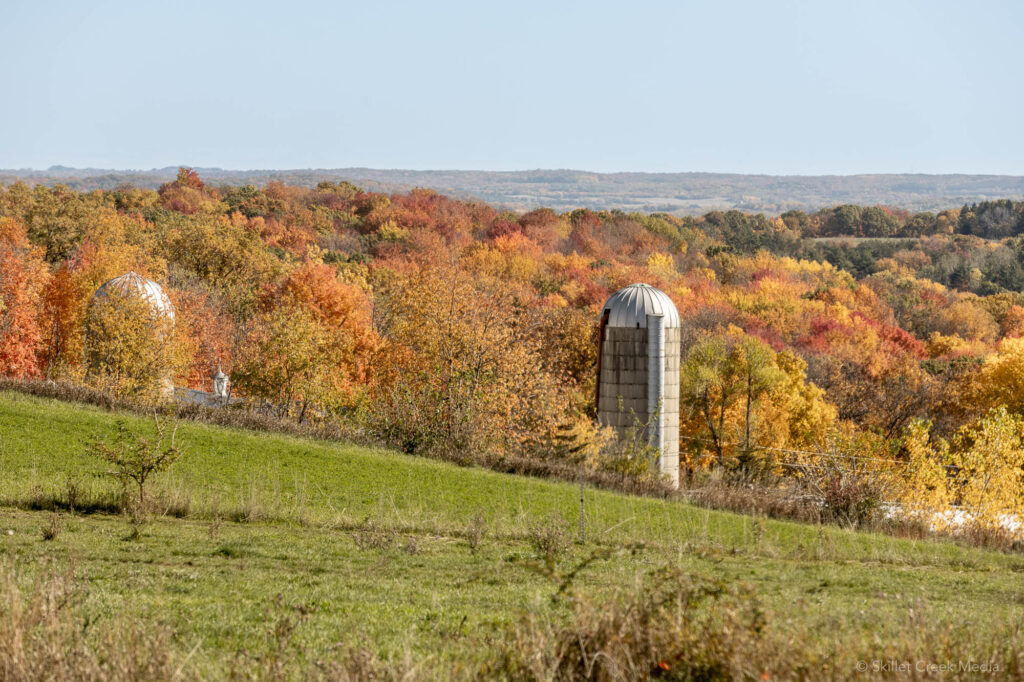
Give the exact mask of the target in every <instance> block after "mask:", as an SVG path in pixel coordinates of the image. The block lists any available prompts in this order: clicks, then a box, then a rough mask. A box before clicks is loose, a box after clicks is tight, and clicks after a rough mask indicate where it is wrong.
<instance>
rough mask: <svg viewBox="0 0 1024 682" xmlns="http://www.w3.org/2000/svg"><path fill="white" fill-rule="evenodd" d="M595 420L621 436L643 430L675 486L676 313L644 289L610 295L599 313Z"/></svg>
mask: <svg viewBox="0 0 1024 682" xmlns="http://www.w3.org/2000/svg"><path fill="white" fill-rule="evenodd" d="M599 339H600V340H599V342H598V343H599V344H600V346H599V349H598V377H597V418H598V420H599V421H600V422H601V424H603V425H605V426H611V427H614V428H615V429H616V431H618V432H619V433H620V434H625V432H626V431H627V430H628V429H630V428H636V427H637V426H639V425H642V426H643V428H644V429H645V430H646V435H647V437H648V438H649V439H650V443H651V445H652V446H654V447H655V448H656V449H657V451H658V461H657V469H658V471H659V472H661V473H662V474H665V475H667V476H668V477H669V478H670V479H671V480H672V482H673V483H674V484H675V485H676V486H678V485H679V363H680V347H679V345H680V328H679V312H678V311H677V310H676V306H675V304H674V303H672V299H670V298H669V297H668V295H667V294H666V293H665V292H663V291H661V290H660V289H657V288H655V287H652V286H650V285H647V284H631V285H629V286H628V287H625V288H624V289H620V290H619V291H616V292H615V293H614V294H612V296H611V298H609V299H608V302H607V303H605V304H604V308H603V310H602V312H601V332H600V336H599Z"/></svg>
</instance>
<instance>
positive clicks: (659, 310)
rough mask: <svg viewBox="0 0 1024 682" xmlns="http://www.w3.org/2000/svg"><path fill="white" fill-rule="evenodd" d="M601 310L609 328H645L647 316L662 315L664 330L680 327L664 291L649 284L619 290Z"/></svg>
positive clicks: (674, 310)
mask: <svg viewBox="0 0 1024 682" xmlns="http://www.w3.org/2000/svg"><path fill="white" fill-rule="evenodd" d="M603 310H606V311H608V323H607V326H609V327H633V328H637V327H647V316H648V315H663V316H664V317H665V327H666V328H669V327H678V326H680V323H679V311H678V310H676V305H675V303H673V302H672V299H671V298H669V297H668V294H666V293H665V292H664V291H662V290H661V289H658V288H655V287H652V286H651V285H649V284H630V285H629V286H628V287H624V288H622V289H619V290H618V291H616V292H615V293H614V294H612V295H611V298H609V299H608V301H607V302H606V303H605V304H604V308H603ZM602 314H603V313H602Z"/></svg>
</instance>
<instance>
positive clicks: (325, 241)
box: [0, 169, 1024, 518]
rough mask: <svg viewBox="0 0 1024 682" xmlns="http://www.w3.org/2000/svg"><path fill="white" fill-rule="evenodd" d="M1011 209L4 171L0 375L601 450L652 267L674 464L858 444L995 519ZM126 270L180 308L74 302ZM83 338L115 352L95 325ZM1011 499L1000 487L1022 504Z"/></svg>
mask: <svg viewBox="0 0 1024 682" xmlns="http://www.w3.org/2000/svg"><path fill="white" fill-rule="evenodd" d="M1021 226H1024V204H1018V203H1014V202H1008V203H1000V202H991V203H986V204H979V205H974V206H966V207H963V208H962V209H951V210H950V211H944V212H942V213H940V214H938V215H933V214H915V215H911V214H909V213H906V212H903V211H900V210H898V209H892V208H888V207H879V206H874V207H858V206H838V207H831V208H826V209H822V210H821V211H818V212H815V213H810V214H808V213H803V212H800V211H789V212H787V213H785V214H783V215H782V216H779V217H770V216H763V215H749V214H745V213H742V212H740V211H727V212H722V211H712V212H710V213H707V214H706V215H703V216H696V217H678V216H673V215H668V214H660V213H655V214H640V213H631V214H626V213H623V212H621V211H593V210H587V209H580V210H576V211H571V212H568V213H565V214H557V213H555V212H553V211H551V210H549V209H538V210H535V211H531V212H529V213H525V214H522V215H517V214H514V213H510V212H506V211H500V210H498V209H496V208H494V207H491V206H488V205H486V204H483V203H479V202H473V201H460V200H455V199H451V198H449V197H445V196H443V195H440V194H438V193H436V192H433V191H430V190H422V189H417V190H413V191H411V192H408V193H396V194H382V193H376V192H367V191H363V190H361V189H359V188H358V187H355V186H353V185H351V184H348V183H339V184H335V183H327V182H325V183H320V184H319V185H317V186H316V187H313V188H306V187H295V186H288V185H284V184H282V183H277V182H272V183H269V184H268V185H267V186H266V187H262V188H257V187H252V186H246V187H212V186H211V185H210V184H208V183H206V182H204V181H203V180H202V179H201V178H200V177H199V176H198V175H197V174H196V173H195V171H193V170H190V169H182V170H181V171H180V172H179V174H178V176H177V178H176V179H175V180H174V181H173V182H170V183H168V184H166V185H164V186H163V187H161V188H160V189H159V190H158V191H155V192H154V191H147V190H140V189H136V188H130V187H126V188H122V189H118V190H114V191H95V192H88V193H80V192H73V191H70V190H68V189H67V188H64V187H59V186H58V187H45V186H37V187H34V188H30V187H28V186H26V185H24V184H20V183H17V184H14V185H11V186H7V187H0V264H2V267H0V373H2V374H4V375H7V376H15V377H45V378H49V379H54V380H59V381H90V382H94V383H96V382H100V378H101V377H103V378H104V379H103V381H105V382H106V384H107V385H108V387H109V388H110V389H111V390H117V391H129V390H139V387H140V386H143V385H152V384H153V383H154V382H155V381H156V377H164V376H166V377H172V378H173V380H174V381H175V383H176V384H177V385H178V386H182V387H190V388H194V389H208V388H209V377H210V375H211V374H212V373H213V372H214V371H216V369H217V368H218V367H219V368H222V369H224V370H225V371H227V372H229V373H230V374H231V378H232V382H233V387H234V388H233V394H232V395H233V397H234V398H235V399H237V400H238V401H240V402H238V403H236V405H238V406H240V407H243V408H249V409H257V410H264V411H271V412H274V413H275V414H277V415H279V416H282V417H287V418H292V419H297V420H299V421H315V420H347V421H349V422H351V423H352V424H355V425H357V428H359V429H362V430H364V431H365V432H367V433H369V434H371V435H373V436H375V437H377V438H380V439H383V440H384V441H386V442H388V443H390V444H392V445H395V446H398V447H401V448H403V449H404V450H407V451H410V452H430V453H436V452H439V451H443V453H444V454H445V455H446V456H452V457H456V458H459V459H464V460H466V461H473V460H476V459H478V458H479V457H484V456H486V457H491V458H493V457H503V456H511V455H514V456H516V457H525V458H560V459H566V460H570V461H573V462H587V463H589V464H587V465H588V466H595V467H597V466H600V464H599V462H600V461H601V460H600V458H601V457H604V456H605V455H604V454H598V453H608V452H609V449H608V446H607V442H606V441H605V440H604V438H605V435H606V434H604V435H603V434H601V433H600V430H599V429H595V428H593V425H592V418H593V416H594V412H593V405H592V396H593V391H594V384H593V382H594V364H595V361H596V354H595V349H596V336H595V334H596V322H597V319H598V313H599V310H600V306H601V304H602V303H603V302H604V301H605V300H606V299H607V297H608V296H609V295H610V294H611V293H612V292H614V291H615V290H617V289H618V288H620V287H622V286H625V285H628V284H631V283H634V282H647V283H649V284H652V285H654V286H657V287H659V288H661V289H662V290H663V291H665V292H666V293H667V294H668V295H669V296H670V297H671V298H672V299H673V300H674V301H675V303H676V306H677V307H678V309H679V312H680V315H681V318H682V325H683V329H682V334H683V349H684V351H683V369H682V375H681V380H682V381H681V386H682V396H681V398H682V404H683V405H684V409H683V414H682V415H681V435H682V438H683V442H682V443H681V448H680V450H681V452H682V453H683V454H684V464H685V469H686V470H685V472H684V475H686V476H689V477H691V478H699V476H700V474H701V472H702V471H705V470H707V469H708V468H718V469H720V470H722V471H725V472H727V473H728V474H729V475H737V476H742V477H745V479H744V480H747V479H749V478H750V477H755V476H761V477H769V478H770V477H790V478H792V477H794V476H798V475H799V474H798V473H794V472H799V468H798V467H804V471H811V469H810V468H808V467H810V466H811V465H812V464H813V463H814V462H813V461H811V460H808V459H807V457H808V456H810V455H808V454H807V453H811V454H813V453H819V454H820V453H826V454H829V453H831V454H830V456H831V457H832V458H833V459H832V461H836V457H838V456H840V455H842V456H849V455H850V454H851V449H852V450H857V449H859V450H860V451H861V455H862V456H868V455H864V453H865V452H868V451H870V452H869V455H870V457H872V458H875V459H878V460H891V461H896V462H900V463H901V464H900V465H899V466H898V467H896V468H895V469H893V471H897V470H898V471H900V472H902V473H900V474H899V476H900V477H902V478H900V480H901V481H902V483H901V484H900V486H902V487H900V486H897V487H900V491H901V492H898V493H893V495H895V496H896V497H900V498H901V499H903V500H904V503H905V505H906V507H907V508H908V509H926V508H932V507H941V506H943V505H945V506H948V505H950V504H960V505H964V506H969V507H972V508H974V509H976V510H977V514H978V516H979V518H982V517H984V518H989V516H990V512H989V511H988V510H989V506H986V505H989V502H988V501H986V500H988V499H989V498H988V497H986V496H987V495H991V494H992V493H990V492H989V491H992V490H996V489H998V490H999V491H1005V490H1010V489H1012V488H1013V486H1015V485H1018V483H1019V481H1018V480H1017V479H1015V478H1013V476H1012V475H1011V474H1010V472H1011V471H1012V470H1013V467H1014V466H1015V464H1014V462H1015V461H1016V460H1014V459H1013V457H1012V456H1011V454H1010V453H1011V452H1012V451H1013V447H1016V445H1015V444H1016V443H1017V442H1018V440H1015V439H1018V435H1019V434H1018V429H1019V421H1018V420H1019V419H1020V418H1021V416H1022V415H1024V346H1022V343H1024V341H1022V340H1021V338H1022V337H1024V293H1022V291H1024V237H1022V236H1018V235H1019V234H1020V233H1022V232H1024V227H1021ZM863 237H883V238H884V239H875V240H863V239H860V238H863ZM854 238H858V239H857V240H854ZM129 270H134V271H136V272H138V273H140V274H142V275H144V276H146V277H149V278H151V279H154V280H156V281H158V282H160V283H161V284H162V285H163V286H164V288H165V290H166V291H167V293H168V294H169V296H170V298H171V299H172V300H173V301H174V305H175V311H176V316H175V323H174V325H173V328H170V327H169V328H167V329H163V328H161V326H160V325H159V324H149V325H148V326H147V325H138V324H136V325H135V326H133V322H132V321H133V320H135V321H137V320H141V319H147V318H146V317H145V315H142V311H141V310H135V311H132V310H130V309H131V307H132V306H133V305H135V303H133V302H131V301H127V302H120V303H118V306H120V307H117V306H114V307H110V306H107V307H108V308H110V309H104V306H98V305H96V304H95V302H93V301H92V294H93V292H94V291H95V290H96V289H97V288H98V287H99V286H100V285H101V284H102V283H103V282H105V281H107V280H108V279H110V278H113V277H116V276H118V275H121V274H123V273H125V272H127V271H129ZM129 313H132V314H129ZM100 332H102V333H103V335H106V336H107V337H111V338H114V337H116V338H120V339H122V341H123V343H121V345H119V346H116V352H115V347H114V346H109V347H106V348H97V347H93V346H90V339H92V338H96V337H98V335H99V334H100ZM118 334H120V336H118ZM160 339H173V344H171V345H172V347H173V351H174V352H173V353H171V352H168V353H164V352H163V350H161V349H163V348H164V345H163V344H162V343H157V341H159V340H160ZM115 345H116V344H115ZM154 349H156V351H159V352H155V351H154ZM147 353H148V355H147ZM115 356H116V357H115ZM990 410H995V411H990ZM925 424H928V426H925ZM836 443H846V444H848V447H847V446H844V447H845V449H842V450H843V451H842V452H840V451H839V450H837V449H836V448H837V446H836ZM868 444H870V445H868ZM794 453H796V454H794ZM800 453H804V454H800ZM1000 453H1002V454H1000ZM815 456H818V455H815ZM1000 458H1002V459H1000ZM627 459H628V457H627ZM797 460H799V462H798V461H797ZM623 461H625V460H623ZM992 462H1002V463H1001V464H999V465H998V466H999V467H1001V468H999V469H998V471H997V472H995V473H993V472H992V471H991V470H990V469H987V468H986V467H988V466H990V465H992ZM992 466H995V465H992ZM794 467H796V468H794ZM626 470H630V467H629V466H625V468H622V471H626ZM908 472H909V473H908ZM981 480H988V481H989V484H987V485H982V486H981V487H980V488H979V487H978V486H979V485H980V484H979V481H981ZM979 490H980V492H979ZM1007 495H1008V493H1005V492H999V493H998V494H997V498H998V499H999V500H1000V501H999V502H998V503H996V505H995V506H996V507H998V508H999V509H1003V510H1006V509H1013V508H1015V507H1013V504H1017V503H1016V502H1014V503H1013V504H1011V503H1010V501H1009V497H1007ZM993 513H994V512H993Z"/></svg>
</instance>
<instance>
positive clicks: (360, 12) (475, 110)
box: [0, 0, 1024, 175]
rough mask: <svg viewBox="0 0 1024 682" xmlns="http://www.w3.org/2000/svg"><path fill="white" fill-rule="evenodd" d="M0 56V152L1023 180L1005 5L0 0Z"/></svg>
mask: <svg viewBox="0 0 1024 682" xmlns="http://www.w3.org/2000/svg"><path fill="white" fill-rule="evenodd" d="M0 64H3V78H2V80H0V83H2V85H0V88H2V90H0V91H2V92H3V98H2V99H0V168H47V167H49V166H51V165H58V164H59V165H65V166H74V167H97V168H119V169H129V168H132V169H148V168H158V167H164V166H176V165H189V166H196V167H219V168H229V169H271V168H275V169H286V168H345V167H357V166H358V167H371V168H409V169H474V170H527V169H535V168H573V169H582V170H590V171H598V172H612V171H652V172H685V171H706V172H733V173H766V174H773V175H788V174H812V175H813V174H854V173H992V174H1013V175H1024V134H1022V122H1024V87H1021V81H1022V78H1024V76H1022V72H1024V68H1022V67H1024V3H1021V2H1016V1H1006V2H986V1H984V0H972V1H971V2H964V1H963V0H958V1H957V2H946V1H943V0H920V1H917V0H904V1H901V0H887V1H885V2H874V1H873V0H858V1H857V2H850V1H849V0H843V1H835V2H833V1H831V0H817V1H807V2H788V1H787V0H773V1H771V2H769V1H764V2H730V1H728V0H718V1H701V2H688V1H686V0H677V1H675V2H669V1H662V2H655V1H650V2H645V1H643V0H634V1H632V2H624V1H622V0H618V1H616V2H603V1H602V0H590V1H588V2H560V1H559V0H547V1H543V2H534V1H533V0H516V1H515V2H504V3H497V2H493V3H492V2H487V1H486V0H476V1H474V2H453V1H450V0H434V1H433V2H398V1H391V0H364V1H363V2H359V3H349V2H345V1H343V0H342V1H339V0H289V1H288V2H282V1H281V0H278V1H276V2H262V1H260V0H247V1H246V2H231V1H223V2H222V1H219V0H204V1H203V2H193V1H191V0H178V1H176V2H154V1H143V0H132V1H130V2H128V1H124V2H119V1H118V2H111V1H106V0H91V1H90V2H81V0H78V1H70V0H52V1H50V2H46V3H42V2H38V0H33V1H28V2H26V1H22V0H0ZM4 100H5V101H4Z"/></svg>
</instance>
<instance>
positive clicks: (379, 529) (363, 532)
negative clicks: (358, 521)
mask: <svg viewBox="0 0 1024 682" xmlns="http://www.w3.org/2000/svg"><path fill="white" fill-rule="evenodd" d="M352 540H353V542H355V543H356V547H358V548H359V549H360V550H363V551H366V550H370V549H376V550H386V549H391V548H392V547H394V546H395V543H396V542H397V541H398V532H397V531H396V530H395V529H393V528H389V527H387V526H385V525H384V524H383V523H381V522H379V521H375V520H371V519H369V518H368V519H366V520H365V521H364V522H363V525H362V527H361V528H359V529H357V530H355V531H353V532H352Z"/></svg>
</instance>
